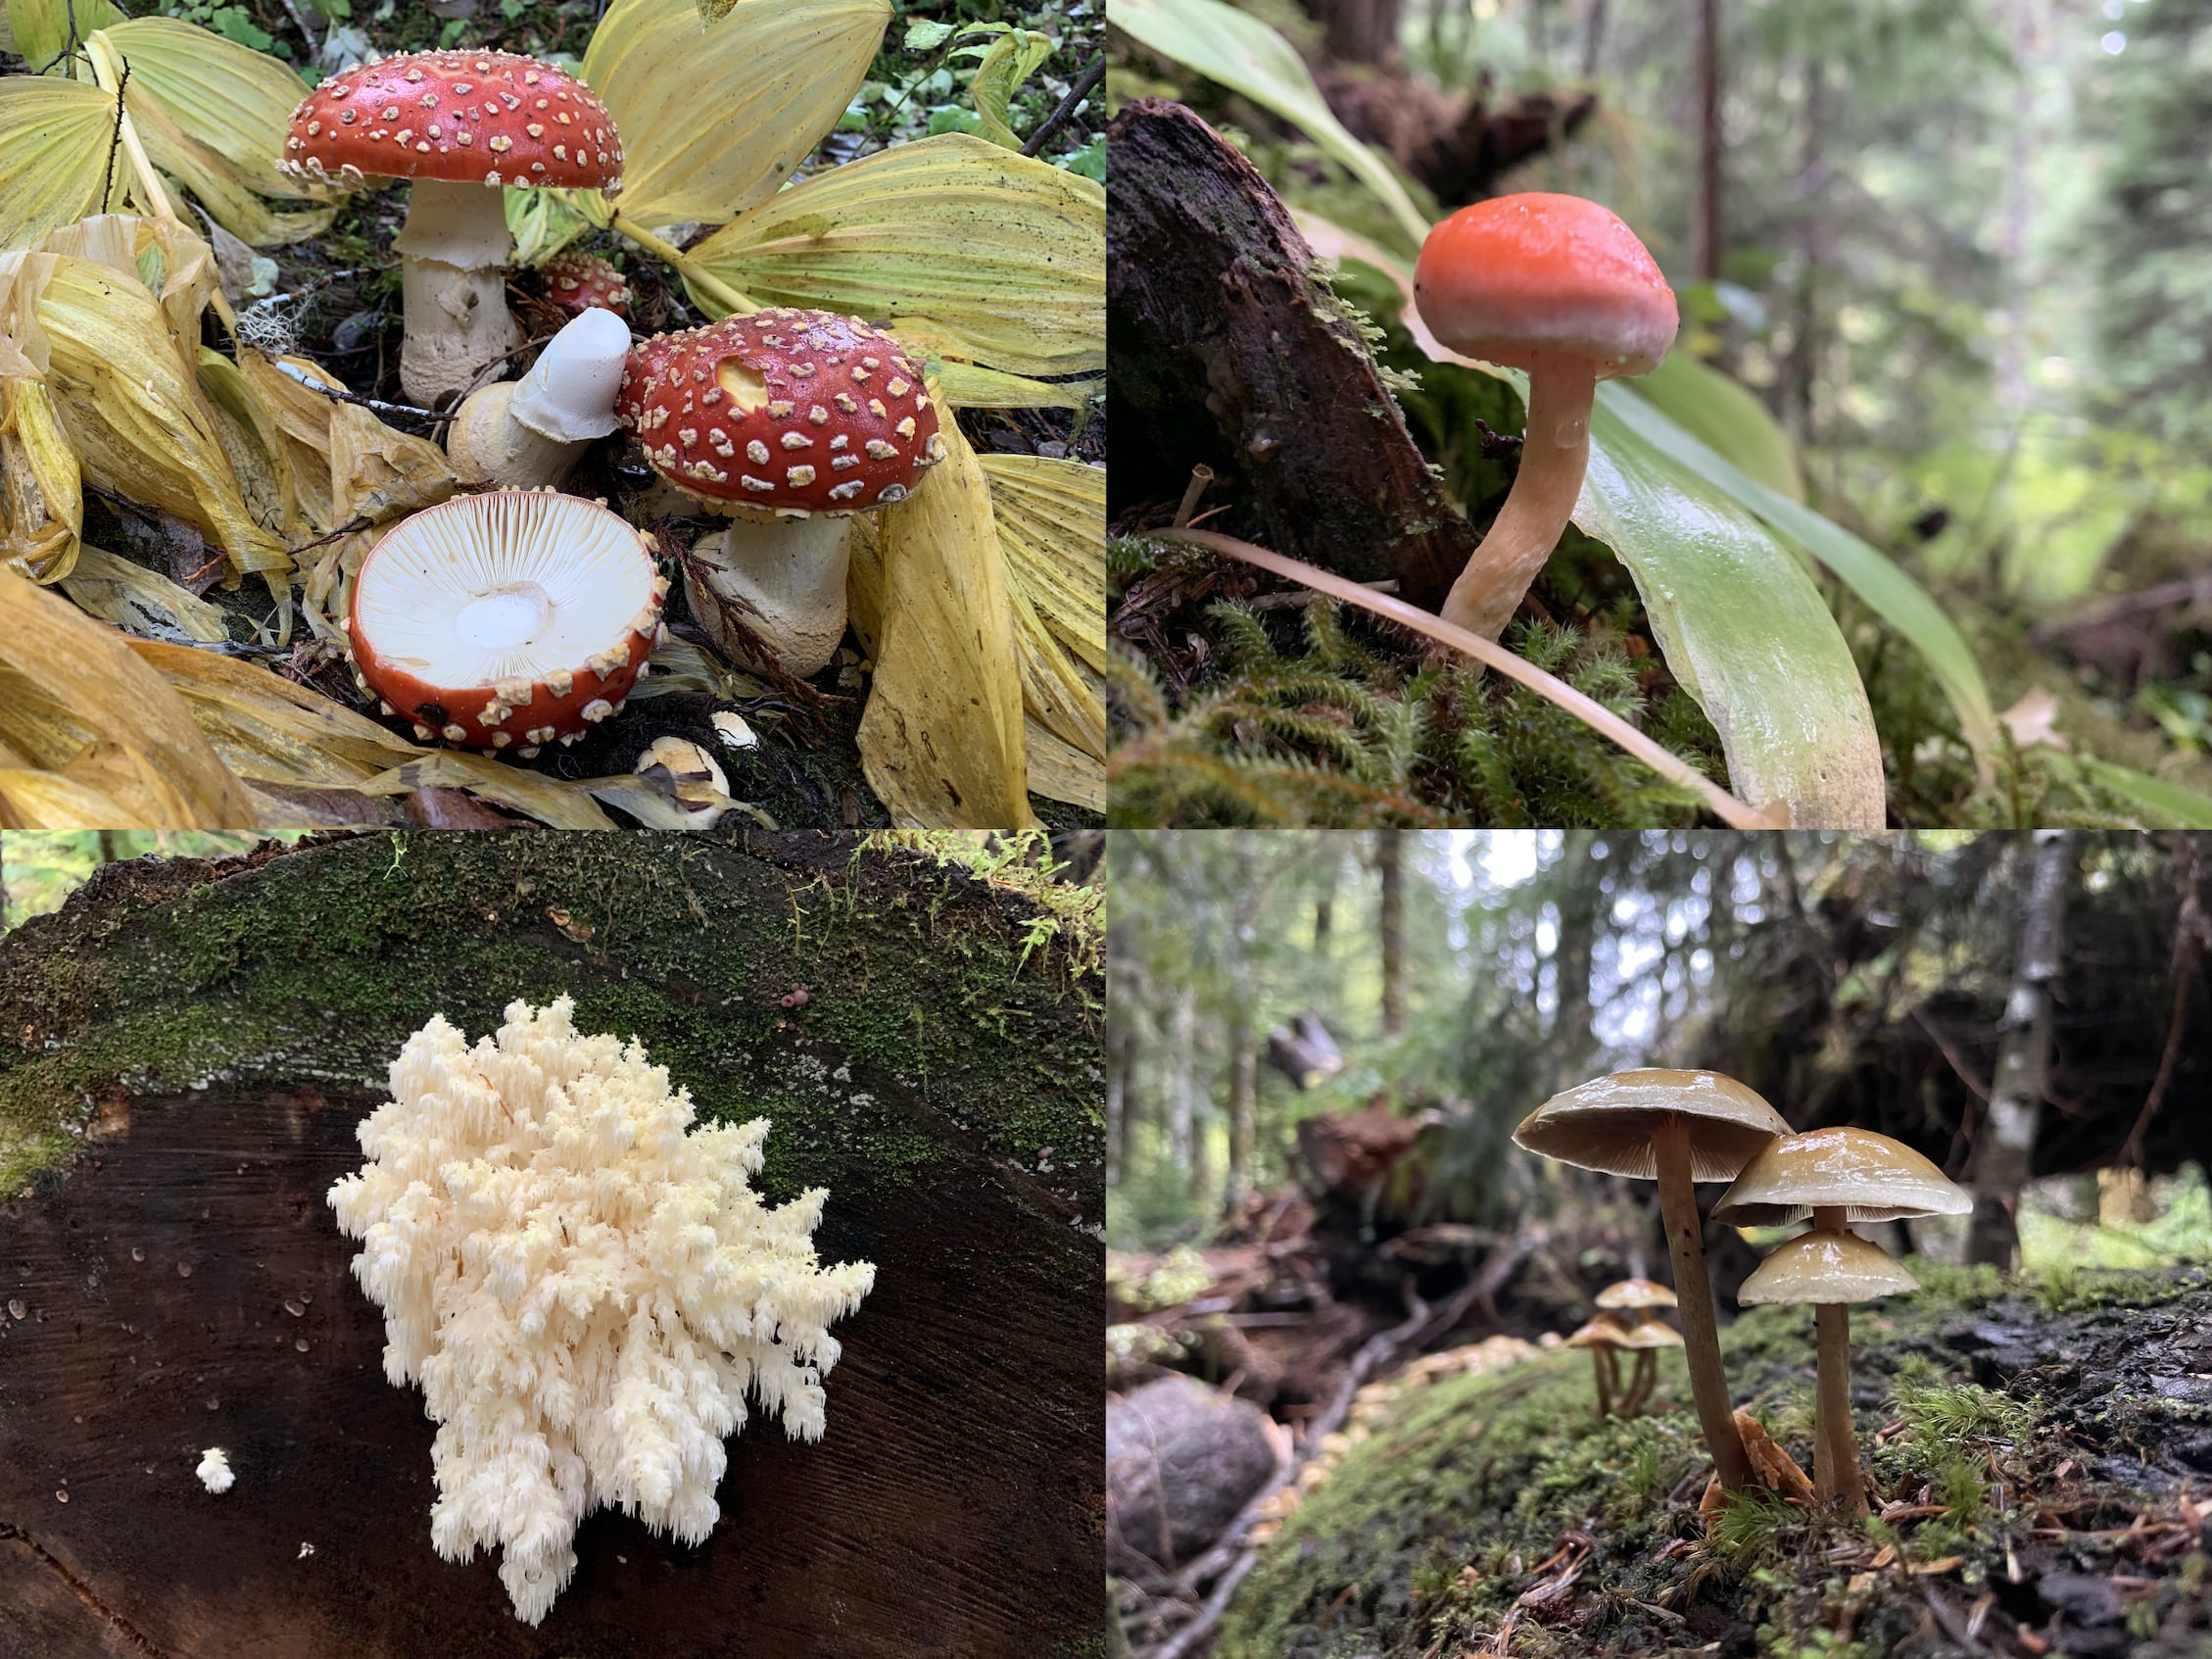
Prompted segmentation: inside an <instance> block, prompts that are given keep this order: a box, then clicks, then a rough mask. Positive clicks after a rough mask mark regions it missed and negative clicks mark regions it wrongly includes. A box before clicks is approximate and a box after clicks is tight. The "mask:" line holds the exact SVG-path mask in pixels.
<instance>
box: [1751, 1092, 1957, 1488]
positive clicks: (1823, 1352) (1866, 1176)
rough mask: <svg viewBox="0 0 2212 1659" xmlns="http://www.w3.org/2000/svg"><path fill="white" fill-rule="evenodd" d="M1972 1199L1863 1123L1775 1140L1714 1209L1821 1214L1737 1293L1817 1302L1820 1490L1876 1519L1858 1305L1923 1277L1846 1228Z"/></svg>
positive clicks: (1763, 1217) (1952, 1207)
mask: <svg viewBox="0 0 2212 1659" xmlns="http://www.w3.org/2000/svg"><path fill="white" fill-rule="evenodd" d="M1973 1206H1974V1200H1973V1197H1972V1195H1970V1194H1968V1193H1967V1191H1966V1190H1965V1189H1964V1188H1963V1187H1960V1186H1958V1185H1957V1184H1955V1183H1954V1182H1952V1181H1949V1180H1948V1179H1947V1178H1946V1177H1945V1175H1944V1172H1943V1171H1942V1170H1940V1169H1938V1168H1937V1167H1936V1166H1935V1165H1934V1164H1932V1163H1930V1162H1929V1161H1928V1160H1927V1159H1926V1158H1924V1157H1922V1156H1921V1155H1920V1154H1919V1153H1918V1152H1916V1151H1914V1150H1913V1149H1912V1148H1911V1147H1907V1146H1904V1145H1902V1144H1901V1143H1899V1142H1897V1141H1893V1140H1891V1139H1890V1138H1889V1137H1888V1136H1887V1135H1876V1134H1873V1133H1871V1132H1870V1131H1867V1130H1863V1129H1820V1130H1815V1131H1813V1132H1812V1133H1811V1134H1809V1135H1791V1136H1785V1137H1784V1138H1783V1139H1781V1140H1779V1141H1776V1142H1775V1143H1774V1144H1773V1145H1772V1146H1770V1147H1767V1148H1766V1150H1764V1151H1763V1152H1761V1153H1760V1154H1759V1155H1758V1156H1757V1157H1755V1158H1754V1159H1753V1160H1752V1161H1751V1162H1750V1163H1749V1164H1747V1165H1745V1167H1744V1170H1743V1173H1742V1174H1741V1175H1739V1176H1737V1178H1736V1181H1735V1184H1734V1185H1733V1186H1731V1187H1730V1188H1729V1189H1728V1191H1727V1192H1725V1193H1723V1194H1722V1195H1720V1201H1719V1202H1718V1203H1716V1204H1714V1205H1713V1207H1712V1213H1713V1215H1714V1217H1715V1218H1716V1219H1719V1220H1722V1221H1726V1222H1728V1223H1730V1224H1731V1225H1733V1226H1739V1227H1777V1226H1786V1225H1787V1224H1789V1223H1790V1222H1793V1221H1802V1220H1803V1219H1804V1218H1805V1217H1806V1216H1807V1215H1809V1216H1811V1217H1812V1227H1813V1230H1812V1231H1811V1232H1809V1233H1804V1234H1801V1235H1799V1236H1798V1237H1797V1238H1795V1239H1792V1240H1790V1241H1789V1242H1788V1243H1786V1244H1781V1245H1778V1246H1777V1247H1776V1248H1775V1249H1774V1250H1773V1251H1772V1252H1771V1253H1769V1254H1768V1256H1767V1258H1766V1259H1765V1260H1764V1261H1762V1262H1760V1263H1759V1264H1758V1266H1757V1267H1756V1268H1755V1270H1754V1271H1753V1273H1752V1275H1751V1277H1750V1278H1748V1279H1746V1280H1745V1281H1744V1284H1743V1287H1742V1289H1740V1290H1739V1291H1738V1292H1737V1293H1736V1299H1737V1300H1738V1301H1739V1302H1810V1303H1812V1304H1813V1310H1814V1331H1815V1335H1816V1338H1817V1340H1818V1348H1819V1352H1818V1369H1817V1390H1816V1392H1815V1396H1814V1416H1815V1421H1814V1426H1813V1427H1814V1439H1813V1490H1814V1491H1815V1492H1816V1493H1817V1494H1818V1496H1819V1497H1820V1498H1821V1500H1822V1501H1823V1502H1825V1501H1828V1500H1831V1499H1841V1500H1842V1502H1843V1504H1844V1507H1845V1510H1846V1511H1847V1512H1848V1513H1849V1514H1851V1516H1853V1517H1858V1516H1863V1515H1865V1514H1866V1512H1867V1510H1866V1487H1865V1482H1864V1481H1863V1479H1861V1477H1860V1475H1859V1471H1858V1434H1857V1430H1856V1428H1855V1427H1854V1426H1853V1424H1852V1422H1851V1307H1850V1304H1851V1303H1852V1302H1863V1301H1873V1300H1874V1299H1876V1298H1877V1297H1880V1296H1887V1295H1895V1294H1897V1293H1899V1292H1900V1291H1915V1290H1918V1289H1919V1288H1920V1287H1919V1281H1917V1280H1915V1279H1914V1278H1913V1277H1912V1275H1911V1274H1910V1273H1908V1272H1906V1271H1905V1270H1904V1269H1903V1268H1902V1267H1899V1265H1898V1264H1897V1263H1896V1262H1895V1261H1892V1260H1891V1259H1890V1256H1889V1254H1888V1252H1887V1251H1885V1250H1883V1249H1882V1248H1881V1246H1879V1245H1877V1244H1868V1243H1867V1242H1866V1241H1865V1240H1863V1239H1860V1238H1857V1237H1855V1236H1854V1235H1852V1234H1851V1233H1848V1232H1846V1231H1845V1229H1846V1228H1847V1227H1848V1226H1849V1225H1850V1224H1851V1223H1853V1222H1863V1221H1903V1220H1908V1219H1913V1218H1917V1217H1922V1216H1930V1215H1964V1214H1965V1213H1966V1212H1967V1211H1968V1210H1970V1209H1972V1208H1973Z"/></svg>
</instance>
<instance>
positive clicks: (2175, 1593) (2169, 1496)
mask: <svg viewBox="0 0 2212 1659" xmlns="http://www.w3.org/2000/svg"><path fill="white" fill-rule="evenodd" d="M1918 1270H1919V1271H1920V1273H1921V1275H1922V1278H1923V1282H1924V1285H1925V1287H1926V1288H1925V1289H1924V1290H1923V1291H1922V1292H1921V1293H1918V1294H1916V1295H1912V1296H1908V1297H1901V1298H1895V1299H1893V1300H1891V1301H1887V1302H1884V1303H1881V1304H1879V1305H1878V1306H1875V1307H1871V1308H1862V1309H1859V1310H1857V1311H1858V1314H1859V1317H1858V1318H1857V1319H1855V1320H1854V1322H1853V1328H1854V1329H1853V1335H1854V1349H1853V1369H1852V1379H1853V1391H1852V1392H1853V1404H1854V1406H1855V1407H1856V1410H1855V1416H1856V1420H1857V1426H1858V1430H1859V1434H1860V1437H1861V1442H1862V1447H1863V1450H1864V1452H1865V1462H1866V1467H1867V1468H1868V1470H1869V1471H1870V1473H1871V1476H1872V1478H1873V1481H1874V1488H1875V1505H1874V1507H1875V1519H1874V1520H1873V1521H1872V1522H1871V1523H1870V1524H1869V1525H1868V1526H1867V1527H1866V1528H1865V1529H1863V1530H1861V1529H1854V1528H1851V1527H1850V1526H1849V1525H1848V1524H1846V1523H1844V1522H1842V1521H1840V1520H1823V1519H1820V1518H1818V1517H1816V1516H1815V1515H1814V1514H1813V1513H1812V1512H1811V1511H1809V1510H1808V1509H1807V1508H1805V1507H1802V1506H1799V1505H1794V1504H1788V1503H1784V1502H1782V1501H1780V1500H1779V1499H1775V1498H1772V1497H1771V1496H1770V1495H1769V1494H1764V1493H1758V1494H1755V1495H1754V1496H1753V1498H1752V1499H1751V1500H1750V1501H1748V1502H1743V1503H1740V1504H1738V1505H1735V1506H1733V1507H1731V1508H1730V1509H1728V1510H1727V1511H1725V1512H1724V1513H1723V1514H1722V1515H1721V1516H1720V1517H1719V1518H1718V1519H1717V1520H1716V1521H1715V1522H1714V1523H1713V1525H1712V1526H1711V1528H1710V1529H1709V1531H1708V1529H1707V1524H1706V1523H1705V1521H1703V1520H1702V1519H1701V1518H1700V1516H1699V1513H1698V1503H1699V1499H1700V1496H1701V1494H1702V1492H1703V1491H1704V1489H1705V1487H1706V1482H1707V1475H1708V1473H1709V1470H1710V1467H1711V1464H1710V1460H1709V1459H1708V1458H1707V1456H1706V1455H1705V1451H1704V1446H1703V1442H1702V1441H1700V1440H1699V1439H1697V1419H1696V1416H1695V1414H1694V1413H1693V1412H1692V1411H1691V1409H1690V1404H1689V1399H1688V1392H1687V1388H1686V1386H1685V1378H1684V1375H1683V1372H1682V1366H1681V1361H1680V1359H1679V1357H1678V1356H1676V1355H1673V1354H1667V1355H1663V1356H1662V1358H1661V1362H1660V1363H1661V1379H1662V1380H1661V1384H1660V1387H1659V1392H1658V1398H1657V1401H1656V1405H1655V1409H1653V1410H1652V1412H1651V1413H1650V1414H1649V1415H1646V1416H1643V1417H1640V1418H1637V1419H1635V1420H1634V1421H1627V1422H1623V1421H1620V1420H1617V1419H1612V1420H1601V1419H1599V1418H1598V1417H1597V1415H1596V1412H1595V1403H1596V1402H1595V1394H1594V1385H1593V1383H1592V1381H1591V1370H1590V1367H1589V1365H1588V1363H1587V1362H1586V1361H1585V1360H1584V1359H1583V1356H1582V1355H1581V1354H1580V1353H1575V1352H1565V1351H1561V1352H1554V1353H1548V1354H1541V1355H1538V1356H1536V1357H1533V1358H1531V1359H1529V1360H1527V1361H1526V1362H1524V1363H1522V1364H1519V1365H1516V1366H1514V1367H1513V1368H1511V1369H1508V1370H1504V1371H1500V1372H1495V1373H1491V1374H1487V1375H1479V1376H1453V1375H1450V1374H1449V1372H1448V1371H1446V1370H1444V1369H1443V1368H1442V1367H1440V1366H1437V1365H1434V1364H1433V1363H1430V1362H1424V1364H1423V1366H1422V1367H1421V1368H1420V1369H1421V1372H1422V1374H1423V1380H1422V1382H1421V1383H1419V1384H1408V1385H1406V1386H1403V1387H1400V1388H1399V1389H1397V1390H1395V1391H1378V1392H1376V1393H1375V1394H1373V1395H1371V1396H1370V1397H1369V1398H1367V1399H1365V1400H1363V1402H1362V1404H1361V1406H1360V1407H1359V1408H1358V1410H1357V1411H1356V1413H1355V1419H1354V1423H1353V1426H1352V1427H1351V1429H1350V1431H1349V1433H1348V1436H1347V1439H1346V1442H1345V1443H1344V1445H1343V1447H1342V1449H1341V1451H1340V1452H1339V1453H1338V1454H1337V1455H1336V1456H1334V1457H1333V1458H1331V1459H1329V1461H1328V1463H1327V1473H1326V1477H1325V1479H1323V1480H1322V1481H1321V1482H1320V1484H1319V1485H1317V1486H1315V1487H1314V1488H1312V1489H1311V1490H1310V1491H1309V1492H1308V1493H1307V1494H1306V1495H1305V1496H1304V1498H1303V1500H1302V1501H1301V1502H1300V1503H1299V1505H1298V1507H1297V1508H1296V1509H1295V1510H1294V1511H1293V1512H1292V1513H1290V1514H1289V1516H1288V1517H1287V1518H1286V1519H1284V1520H1283V1521H1282V1523H1281V1525H1280V1529H1279V1531H1278V1532H1276V1533H1275V1535H1274V1537H1272V1538H1271V1539H1269V1540H1268V1542H1267V1543H1266V1544H1265V1545H1264V1546H1263V1547H1262V1550H1261V1554H1260V1557H1259V1561H1258V1564H1257V1566H1256V1568H1255V1570H1254V1571H1253V1572H1252V1574H1251V1575H1250V1577H1249V1578H1248V1579H1247V1580H1246V1581H1245V1583H1244V1585H1243V1586H1242V1587H1241V1588H1240V1589H1239V1591H1238V1593H1237V1596H1236V1598H1235V1600H1234V1601H1233V1602H1232V1603H1231V1604H1230V1606H1229V1609H1228V1613H1227V1616H1226V1620H1225V1623H1224V1630H1223V1639H1222V1642H1221V1644H1220V1646H1219V1648H1218V1653H1219V1655H1220V1659H1351V1656H1353V1655H1360V1656H1363V1659H1401V1656H1404V1659H1412V1656H1416V1655H1428V1654H1445V1653H1449V1654H1454V1655H1459V1654H1467V1653H1511V1654H1515V1655H1519V1656H1521V1659H1565V1656H1568V1655H1573V1656H1578V1659H1579V1656H1585V1655H1624V1656H1625V1655H1653V1656H1657V1655H1660V1654H1675V1653H1691V1652H1718V1653H1722V1654H1742V1655H1752V1654H1757V1655H1760V1656H1762V1659H1763V1656H1766V1655H1783V1656H1787V1659H1800V1656H1802V1655H1818V1656H1821V1659H1879V1656H1884V1655H1898V1656H1899V1659H1927V1656H1937V1655H1946V1656H1948V1655H1966V1654H1981V1655H1988V1654H1992V1653H2003V1654H2014V1653H2047V1652H2054V1651H2055V1652H2062V1653H2068V1654H2112V1655H2119V1654H2126V1655H2130V1656H2131V1659H2169V1656H2171V1659H2183V1656H2184V1655H2191V1656H2193V1655H2200V1654H2202V1653H2203V1652H2205V1651H2206V1650H2207V1645H2208V1644H2212V1634H2208V1633H2212V1561H2208V1554H2212V1503H2208V1502H2207V1501H2206V1499H2207V1498H2208V1497H2212V1275H2207V1274H2206V1273H2204V1272H2202V1271H2201V1270H2198V1271H2188V1272H2175V1273H2163V1274H2160V1273H2110V1274H2105V1273H2094V1274H2088V1273H2085V1274H2079V1275H2066V1276H2064V1277H2062V1278H2059V1279H2055V1280H2044V1281H2042V1282H2040V1283H2036V1284H2031V1285H2030V1286H2029V1287H2028V1288H2026V1289H2021V1290H2014V1291H2010V1292H2002V1291H2000V1287H1999V1283H1998V1281H1997V1279H1996V1275H1995V1273H1994V1272H1992V1271H1990V1270H1982V1271H1981V1272H1979V1273H1968V1272H1965V1271H1963V1270H1958V1269H1950V1270H1945V1269H1941V1268H1935V1267H1930V1266H1927V1265H1925V1264H1919V1265H1918ZM1722 1345H1723V1349H1724V1352H1725V1353H1726V1356H1727V1362H1728V1372H1729V1378H1730V1381H1731V1383H1732V1384H1733V1388H1734V1395H1735V1398H1736V1400H1737V1402H1738V1403H1739V1404H1741V1405H1748V1406H1749V1408H1750V1409H1751V1410H1752V1411H1753V1412H1754V1413H1755V1414H1756V1415H1757V1416H1758V1417H1759V1418H1760V1420H1761V1421H1762V1422H1763V1423H1764V1424H1765V1426H1766V1427H1767V1428H1768V1430H1770V1431H1771V1432H1772V1434H1773V1436H1774V1438H1775V1439H1777V1440H1778V1441H1780V1442H1781V1443H1782V1444H1783V1445H1784V1446H1785V1447H1786V1448H1787V1449H1789V1450H1790V1451H1791V1452H1792V1454H1793V1455H1794V1456H1795V1457H1796V1458H1797V1459H1798V1461H1799V1462H1801V1463H1803V1464H1804V1465H1805V1466H1806V1467H1808V1468H1809V1467H1810V1465H1811V1463H1812V1429H1813V1412H1812V1403H1813V1401H1812V1390H1813V1365H1812V1360H1813V1342H1812V1319H1811V1310H1810V1309H1809V1308H1761V1309H1757V1310H1755V1311H1752V1312H1750V1313H1747V1314H1746V1315H1745V1316H1744V1317H1743V1318H1741V1319H1739V1320H1738V1321H1737V1322H1736V1324H1735V1325H1734V1326H1733V1327H1731V1328H1730V1330H1729V1331H1727V1332H1726V1333H1725V1334H1724V1337H1723V1343H1722ZM1885 1513H1886V1518H1884V1517H1885ZM2038 1643H2041V1644H2042V1645H2040V1646H2039V1645H2037V1644H2038ZM1715 1644H1716V1645H1715Z"/></svg>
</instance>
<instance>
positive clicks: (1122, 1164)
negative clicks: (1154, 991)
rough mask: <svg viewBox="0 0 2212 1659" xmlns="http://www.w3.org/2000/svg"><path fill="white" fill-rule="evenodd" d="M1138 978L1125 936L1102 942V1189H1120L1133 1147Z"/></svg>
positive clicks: (1110, 935)
mask: <svg viewBox="0 0 2212 1659" xmlns="http://www.w3.org/2000/svg"><path fill="white" fill-rule="evenodd" d="M1140 998H1141V992H1140V990H1139V973H1138V969H1137V966H1136V961H1135V956H1134V952H1133V951H1131V950H1130V943H1129V935H1128V932H1127V930H1122V931H1121V932H1109V933H1108V935H1107V940H1106V1003H1107V1007H1106V1185H1107V1186H1108V1187H1109V1188H1111V1187H1114V1186H1116V1185H1117V1184H1119V1182H1120V1181H1121V1179H1122V1174H1123V1172H1124V1171H1125V1170H1127V1169H1128V1168H1129V1167H1130V1151H1131V1149H1132V1148H1133V1147H1134V1145H1135V1141H1136V1100H1135V1097H1134V1096H1133V1095H1132V1094H1131V1092H1130V1083H1131V1082H1132V1081H1133V1079H1134V1076H1135V1072H1136V1056H1137V1050H1138V1048H1139V1046H1140V1045H1139V1043H1138V1040H1137V1029H1136V1022H1137V1020H1138V1019H1139V1018H1141V1017H1142V1014H1141V1007H1140Z"/></svg>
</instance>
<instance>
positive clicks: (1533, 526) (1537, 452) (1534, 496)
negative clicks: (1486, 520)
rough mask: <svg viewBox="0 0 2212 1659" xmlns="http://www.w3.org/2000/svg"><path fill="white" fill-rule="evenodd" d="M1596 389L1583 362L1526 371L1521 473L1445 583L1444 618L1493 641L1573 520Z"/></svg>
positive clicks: (1547, 363) (1563, 360) (1552, 361)
mask: <svg viewBox="0 0 2212 1659" xmlns="http://www.w3.org/2000/svg"><path fill="white" fill-rule="evenodd" d="M1597 390H1598V370H1597V365H1596V364H1594V363H1592V362H1590V360H1589V359H1587V358H1570V357H1559V356H1554V357H1550V358H1546V359H1544V360H1543V361H1542V362H1541V363H1539V364H1538V365H1537V366H1534V367H1531V368H1530V369H1529V371H1528V435H1527V437H1526V438H1525V439H1524V440H1523V442H1522V444H1521V447H1520V470H1519V471H1518V472H1516V473H1515V475H1514V485H1513V489H1512V490H1511V491H1510V492H1508V494H1507V496H1506V505H1505V506H1504V507H1503V508H1501V509H1500V510H1499V512H1498V516H1497V518H1496V519H1495V520H1494V521H1493V522H1492V523H1491V525H1490V531H1489V534H1487V535H1485V536H1484V537H1483V538H1482V544H1481V546H1479V547H1477V548H1476V549H1475V550H1474V552H1473V554H1472V555H1471V556H1470V557H1469V558H1468V560H1467V568H1466V569H1465V570H1463V571H1461V572H1460V577H1459V580H1458V581H1456V582H1454V583H1453V584H1452V591H1451V593H1450V594H1449V595H1448V596H1447V597H1446V599H1445V601H1444V606H1443V610H1442V611H1441V614H1442V616H1443V618H1444V620H1445V621H1447V622H1450V623H1452V624H1453V625H1454V626H1455V627H1461V628H1465V629H1467V631H1468V632H1469V633H1473V634H1480V635H1481V636H1482V637H1483V638H1484V639H1489V640H1494V639H1496V638H1497V637H1498V636H1499V635H1500V634H1502V633H1504V632H1505V630H1506V624H1507V623H1508V622H1510V621H1512V620H1513V617H1514V612H1515V610H1518V609H1519V608H1520V602H1521V598H1522V596H1523V595H1525V594H1526V593H1527V592H1528V588H1529V584H1530V583H1532V582H1534V581H1535V580H1536V575H1537V572H1538V571H1540V570H1542V569H1543V568H1544V561H1546V560H1548V559H1550V558H1551V557H1552V550H1553V549H1554V548H1556V547H1557V546H1558V545H1559V540H1560V535H1561V533H1562V532H1563V530H1565V528H1566V526H1567V523H1568V521H1569V520H1570V519H1572V518H1573V516H1574V504H1575V502H1576V500H1577V499H1578V498H1579V497H1580V496H1581V494H1582V475H1583V473H1584V471H1585V470H1587V469H1588V467H1589V464H1590V407H1591V403H1592V400H1593V399H1594V398H1595V397H1596V396H1597Z"/></svg>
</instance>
